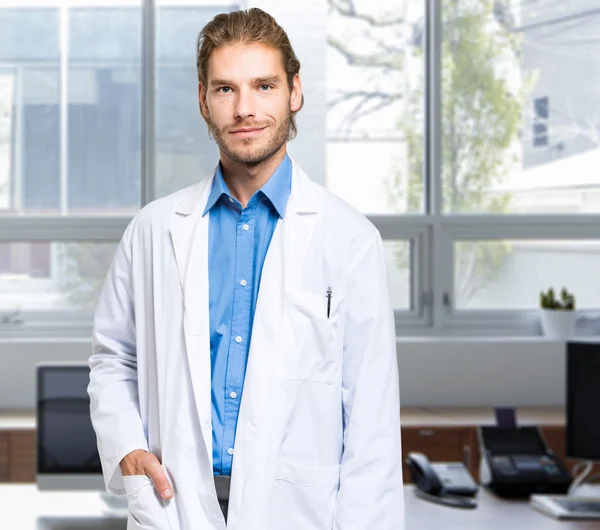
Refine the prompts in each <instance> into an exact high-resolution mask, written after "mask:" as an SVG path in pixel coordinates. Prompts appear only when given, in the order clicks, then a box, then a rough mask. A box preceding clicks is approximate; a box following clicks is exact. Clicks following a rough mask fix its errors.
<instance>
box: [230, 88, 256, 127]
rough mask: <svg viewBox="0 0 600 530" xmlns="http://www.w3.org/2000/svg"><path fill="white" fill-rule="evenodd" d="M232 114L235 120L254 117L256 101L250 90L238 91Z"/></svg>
mask: <svg viewBox="0 0 600 530" xmlns="http://www.w3.org/2000/svg"><path fill="white" fill-rule="evenodd" d="M234 112H235V118H236V119H237V120H244V119H246V118H248V117H255V116H256V99H255V98H254V95H253V93H252V91H251V90H249V89H247V88H242V89H240V90H239V91H238V95H237V99H236V102H235V109H234Z"/></svg>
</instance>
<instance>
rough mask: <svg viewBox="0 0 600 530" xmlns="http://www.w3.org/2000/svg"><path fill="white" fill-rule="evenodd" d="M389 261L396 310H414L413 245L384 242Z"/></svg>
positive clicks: (391, 287)
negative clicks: (411, 265)
mask: <svg viewBox="0 0 600 530" xmlns="http://www.w3.org/2000/svg"><path fill="white" fill-rule="evenodd" d="M383 247H384V250H385V256H386V261H387V268H388V276H389V281H390V291H391V293H392V303H393V305H394V309H400V310H412V309H414V304H413V303H412V296H411V292H412V289H411V288H412V278H411V272H410V270H411V267H410V264H411V259H412V253H413V244H412V242H411V241H409V240H404V241H390V240H386V241H384V242H383Z"/></svg>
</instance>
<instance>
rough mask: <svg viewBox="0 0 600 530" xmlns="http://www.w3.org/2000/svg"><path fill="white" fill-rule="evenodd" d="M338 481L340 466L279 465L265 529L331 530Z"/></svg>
mask: <svg viewBox="0 0 600 530" xmlns="http://www.w3.org/2000/svg"><path fill="white" fill-rule="evenodd" d="M339 483H340V466H328V467H322V468H301V467H297V466H293V465H291V464H286V463H282V464H280V465H279V466H278V468H277V471H276V474H275V484H274V486H273V492H272V496H271V503H270V517H269V523H268V526H267V528H268V530H280V529H282V528H285V529H286V530H306V529H308V528H310V529H311V530H331V528H332V526H333V517H334V513H335V502H336V498H337V492H338V489H339Z"/></svg>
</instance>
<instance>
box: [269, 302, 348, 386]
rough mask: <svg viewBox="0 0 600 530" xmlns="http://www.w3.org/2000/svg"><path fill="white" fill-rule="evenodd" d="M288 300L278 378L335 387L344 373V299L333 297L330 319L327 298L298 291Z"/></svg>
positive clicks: (278, 362)
mask: <svg viewBox="0 0 600 530" xmlns="http://www.w3.org/2000/svg"><path fill="white" fill-rule="evenodd" d="M288 300H289V302H288V304H287V306H286V315H285V319H284V320H285V324H284V326H285V329H284V333H285V335H284V336H285V340H284V341H283V351H281V352H279V355H278V361H277V368H276V373H277V376H278V377H279V378H280V379H288V380H293V381H313V382H319V383H328V384H331V383H333V382H334V381H336V380H337V378H338V377H339V375H340V369H341V356H342V340H341V325H342V320H341V319H342V309H343V301H344V299H343V298H341V297H338V298H336V297H335V296H333V297H332V300H331V308H330V313H329V317H328V316H327V299H326V297H325V294H323V295H322V296H320V295H317V294H313V293H309V292H305V291H296V292H292V293H291V294H290V297H289V299H288Z"/></svg>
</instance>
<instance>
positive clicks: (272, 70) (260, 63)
mask: <svg viewBox="0 0 600 530" xmlns="http://www.w3.org/2000/svg"><path fill="white" fill-rule="evenodd" d="M208 74H209V80H210V78H212V77H222V76H223V75H224V74H227V75H228V76H232V75H235V76H236V77H248V78H257V77H266V76H273V75H282V74H285V71H284V68H283V61H282V60H281V54H280V52H279V51H278V50H276V49H275V48H272V47H270V46H267V45H264V44H260V43H251V44H242V43H237V44H229V45H227V46H223V47H221V48H215V50H213V52H212V54H211V56H210V58H209V61H208Z"/></svg>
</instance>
